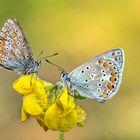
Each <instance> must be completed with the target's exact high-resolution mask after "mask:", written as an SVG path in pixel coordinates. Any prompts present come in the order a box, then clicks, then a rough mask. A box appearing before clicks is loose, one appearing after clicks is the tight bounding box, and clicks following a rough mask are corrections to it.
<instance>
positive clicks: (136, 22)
mask: <svg viewBox="0 0 140 140" xmlns="http://www.w3.org/2000/svg"><path fill="white" fill-rule="evenodd" d="M8 18H16V19H17V20H18V21H19V22H20V24H21V26H22V27H23V29H24V32H25V34H26V37H27V38H28V41H29V42H30V45H31V47H32V50H33V53H34V57H37V56H38V54H39V53H40V52H41V51H42V50H43V51H44V52H45V54H47V55H49V54H52V53H56V52H58V53H59V55H58V56H56V57H53V58H50V60H51V61H52V62H55V63H56V64H58V65H60V66H62V67H63V68H64V69H65V70H67V71H72V70H73V69H74V68H76V67H77V66H79V65H80V64H82V63H84V62H85V61H87V60H88V59H90V58H91V57H93V56H95V55H97V54H100V53H102V52H104V51H107V50H109V49H112V48H117V47H121V48H123V49H124V51H125V57H126V60H125V69H124V74H123V81H122V85H121V88H120V91H119V92H118V94H117V95H116V96H115V97H114V98H113V99H111V100H108V101H107V102H105V103H104V104H100V103H97V102H96V101H94V100H89V99H86V100H82V101H80V102H79V104H81V105H82V107H83V108H84V109H85V110H86V111H87V113H88V116H87V120H86V123H85V126H84V127H82V128H80V127H76V128H74V129H72V130H71V131H70V132H68V133H66V134H65V138H66V140H132V139H133V140H140V89H139V88H140V82H139V81H140V75H139V72H140V54H139V53H140V1H139V0H98V1H97V0H0V27H2V26H3V24H4V22H5V20H7V19H8ZM59 75H60V72H59V71H58V70H57V68H55V67H53V66H51V65H50V64H47V63H45V62H44V63H43V66H42V67H41V69H40V71H39V76H40V77H41V78H43V79H45V80H48V81H50V82H53V83H55V82H56V81H58V80H59ZM17 78H18V75H17V74H16V73H14V72H9V71H5V70H3V69H0V139H1V140H57V139H58V132H53V131H48V132H44V131H43V129H42V128H41V127H40V126H39V125H38V124H37V123H36V121H35V120H33V119H29V120H28V121H26V122H25V123H23V122H21V121H20V108H21V104H22V96H20V95H18V94H17V93H16V92H15V91H14V90H13V89H12V82H13V81H14V80H16V79H17Z"/></svg>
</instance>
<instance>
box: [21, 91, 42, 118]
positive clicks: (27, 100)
mask: <svg viewBox="0 0 140 140" xmlns="http://www.w3.org/2000/svg"><path fill="white" fill-rule="evenodd" d="M23 108H24V110H25V111H26V112H27V113H29V114H30V115H40V114H41V113H43V109H42V107H41V106H40V105H39V104H38V103H37V100H36V97H35V94H34V93H31V94H28V95H26V96H24V98H23Z"/></svg>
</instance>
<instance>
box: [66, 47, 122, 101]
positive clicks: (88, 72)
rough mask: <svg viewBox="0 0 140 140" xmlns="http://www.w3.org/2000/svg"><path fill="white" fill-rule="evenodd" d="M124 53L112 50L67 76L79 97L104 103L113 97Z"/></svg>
mask: <svg viewBox="0 0 140 140" xmlns="http://www.w3.org/2000/svg"><path fill="white" fill-rule="evenodd" d="M123 67H124V51H123V50H122V49H119V48H118V49H113V50H110V51H108V52H105V53H103V54H101V55H98V56H96V57H95V58H92V59H91V60H89V61H88V62H86V63H85V64H83V65H81V66H79V67H78V68H76V69H75V70H74V71H72V72H71V73H70V74H69V75H68V79H70V82H71V83H72V86H73V88H74V89H75V90H77V91H78V92H79V94H80V95H81V96H84V97H88V98H93V99H96V100H97V101H99V102H104V101H105V100H107V99H110V98H111V97H113V96H114V95H115V94H116V93H117V91H118V89H119V87H120V84H121V79H122V72H123Z"/></svg>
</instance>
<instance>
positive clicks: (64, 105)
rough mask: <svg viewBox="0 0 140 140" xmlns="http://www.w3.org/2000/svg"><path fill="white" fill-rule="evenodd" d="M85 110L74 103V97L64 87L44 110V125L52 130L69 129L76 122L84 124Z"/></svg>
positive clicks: (64, 130)
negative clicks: (53, 101) (52, 102)
mask: <svg viewBox="0 0 140 140" xmlns="http://www.w3.org/2000/svg"><path fill="white" fill-rule="evenodd" d="M85 118H86V112H85V111H84V110H83V109H82V108H80V107H79V106H77V105H76V104H75V101H74V98H73V97H72V96H71V95H69V94H68V92H67V89H66V88H65V87H64V88H63V89H62V90H61V92H60V96H58V98H57V99H56V101H55V103H54V104H52V105H51V106H50V107H49V108H48V109H47V111H46V113H45V116H44V123H45V125H46V126H47V127H48V128H49V129H52V130H59V131H62V132H66V131H69V130H70V129H72V128H73V127H74V126H76V125H77V124H81V126H82V124H84V121H85Z"/></svg>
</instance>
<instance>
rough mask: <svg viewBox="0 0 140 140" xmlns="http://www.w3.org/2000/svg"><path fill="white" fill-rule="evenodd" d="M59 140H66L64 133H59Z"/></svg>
mask: <svg viewBox="0 0 140 140" xmlns="http://www.w3.org/2000/svg"><path fill="white" fill-rule="evenodd" d="M59 140H64V132H59Z"/></svg>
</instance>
